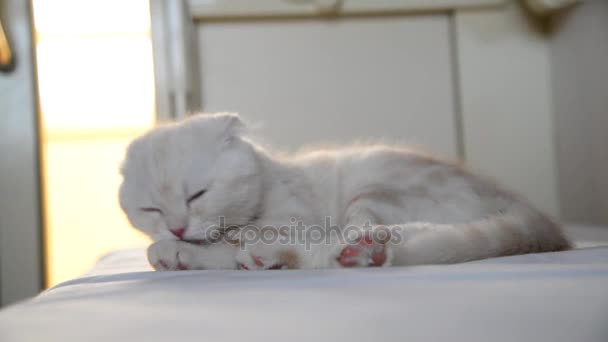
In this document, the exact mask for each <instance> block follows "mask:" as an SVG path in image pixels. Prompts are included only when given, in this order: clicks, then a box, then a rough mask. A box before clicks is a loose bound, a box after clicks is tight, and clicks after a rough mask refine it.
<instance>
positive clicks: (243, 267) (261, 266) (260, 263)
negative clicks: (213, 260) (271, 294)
mask: <svg viewBox="0 0 608 342" xmlns="http://www.w3.org/2000/svg"><path fill="white" fill-rule="evenodd" d="M251 260H253V263H254V264H255V267H248V266H247V265H245V264H243V263H240V264H239V265H238V269H239V270H251V269H254V270H255V269H258V270H281V269H283V268H284V265H282V264H271V265H270V266H267V265H266V264H265V263H264V260H263V259H262V258H261V257H259V256H255V255H252V256H251ZM250 266H251V265H250Z"/></svg>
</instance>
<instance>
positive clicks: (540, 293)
mask: <svg viewBox="0 0 608 342" xmlns="http://www.w3.org/2000/svg"><path fill="white" fill-rule="evenodd" d="M598 229H599V230H598ZM569 231H570V232H571V233H574V234H575V235H574V238H575V240H576V241H577V243H578V245H579V246H583V248H579V249H576V250H572V251H566V252H560V253H544V254H534V255H522V256H514V257H506V258H496V259H488V260H483V261H478V262H472V263H466V264H458V265H445V266H419V267H407V268H401V267H395V268H379V269H378V268H377V269H342V270H323V271H300V270H297V271H265V272H246V271H180V272H149V268H148V266H147V264H146V262H145V258H144V251H143V250H126V251H121V252H117V253H114V254H111V255H108V256H106V257H105V258H103V259H102V260H100V262H99V264H98V265H97V266H96V267H95V269H94V270H93V271H92V272H91V273H89V274H87V275H85V276H84V277H82V278H79V279H75V280H72V281H69V282H66V283H63V284H60V285H58V286H56V287H54V288H52V289H50V290H47V291H45V292H44V293H42V294H41V295H39V296H37V297H36V298H34V299H31V300H28V301H26V302H23V303H21V304H18V305H14V306H12V307H9V308H7V309H5V310H2V311H0V341H92V342H95V341H104V342H108V341H243V340H246V341H268V340H269V338H270V339H271V340H288V341H307V342H310V341H376V340H377V341H432V340H450V341H510V342H512V341H602V342H606V341H608V236H605V235H608V231H607V230H605V228H604V229H600V228H597V229H596V228H593V227H573V228H571V229H570V230H569ZM577 234H578V235H579V236H580V238H577ZM604 238H606V239H605V240H603V239H604Z"/></svg>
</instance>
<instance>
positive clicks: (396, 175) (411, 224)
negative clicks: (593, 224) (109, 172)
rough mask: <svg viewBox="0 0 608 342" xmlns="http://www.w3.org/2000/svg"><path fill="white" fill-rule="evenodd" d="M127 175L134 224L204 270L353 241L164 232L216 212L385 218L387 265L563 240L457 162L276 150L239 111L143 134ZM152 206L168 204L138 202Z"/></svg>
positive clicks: (207, 223) (389, 153) (263, 222)
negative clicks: (250, 241) (248, 131)
mask: <svg viewBox="0 0 608 342" xmlns="http://www.w3.org/2000/svg"><path fill="white" fill-rule="evenodd" d="M122 173H123V176H124V181H123V184H122V185H121V188H120V203H121V206H122V208H123V210H124V211H125V212H126V214H127V216H128V218H129V220H130V222H131V223H132V225H133V226H134V227H136V228H137V229H140V230H142V231H143V232H145V233H147V234H149V235H150V236H152V237H154V238H155V240H157V241H158V242H156V243H155V244H154V245H152V246H151V247H150V250H149V259H150V262H151V263H152V264H153V265H157V266H156V267H157V268H158V269H164V268H167V267H159V266H158V262H159V260H164V262H163V264H169V267H168V268H170V269H175V268H176V267H177V266H176V265H177V264H178V263H179V262H182V263H185V264H187V265H186V266H187V267H188V268H199V269H210V268H236V267H237V265H241V267H245V268H248V269H259V268H268V266H271V265H275V264H281V263H285V260H286V259H289V260H290V261H292V263H291V264H290V265H283V266H290V267H298V268H326V267H338V266H340V265H341V263H339V262H338V257H339V256H340V253H341V252H342V251H343V250H344V248H345V246H347V244H346V243H345V242H344V241H338V240H336V239H333V240H332V241H331V243H330V244H318V245H314V246H312V247H311V248H305V246H304V245H303V244H296V245H285V244H278V243H275V244H271V245H268V244H264V243H257V244H254V245H247V246H244V245H241V246H240V248H239V246H235V245H233V244H230V243H217V244H212V245H204V246H198V245H194V244H190V243H188V242H183V241H177V242H176V241H175V240H176V237H175V236H173V235H172V234H171V233H170V232H169V229H171V228H178V227H185V228H186V232H185V234H184V237H183V239H184V240H190V241H191V240H202V239H205V238H207V237H208V236H209V233H210V229H214V227H217V226H218V224H219V220H220V217H224V218H225V221H226V225H228V226H240V227H242V226H244V225H246V224H255V225H256V226H258V227H275V228H276V227H280V226H286V225H287V226H288V225H293V222H294V220H296V221H301V222H303V224H304V225H305V226H307V227H310V226H314V225H321V226H322V225H323V224H324V223H325V219H326V218H331V221H332V223H334V224H335V225H336V226H337V227H339V228H340V229H343V228H345V227H348V226H363V225H365V224H371V225H372V230H373V229H376V228H378V227H380V225H384V226H387V227H388V229H389V230H390V231H391V232H393V234H401V235H400V236H402V237H403V239H401V241H400V242H399V243H398V244H392V243H389V244H387V245H386V246H378V243H377V242H376V241H374V245H373V248H376V249H374V251H376V250H382V248H384V253H385V254H387V260H386V261H385V262H383V263H382V264H383V265H384V266H386V265H391V264H392V265H411V264H421V263H451V262H462V261H468V260H474V259H480V258H486V257H493V256H501V255H509V254H516V253H529V252H540V251H551V250H560V249H565V248H567V247H568V242H567V241H566V240H565V239H564V237H563V235H562V234H561V231H560V229H559V227H558V226H557V225H555V224H554V223H553V222H552V221H551V220H550V219H548V218H547V217H545V216H544V215H542V214H541V213H539V212H538V211H536V210H535V209H533V208H531V207H530V206H529V205H527V204H525V203H524V202H523V201H521V200H519V199H517V198H516V197H515V196H513V195H511V194H509V193H508V192H505V191H503V190H501V189H499V188H498V187H497V186H496V185H494V184H493V183H491V182H488V181H486V180H484V179H482V178H480V177H477V176H474V175H472V174H471V173H469V172H467V171H465V170H463V169H462V168H461V167H459V166H457V165H453V164H449V163H445V162H442V161H439V160H435V159H433V158H430V157H427V156H423V155H420V154H418V153H415V152H412V151H409V150H407V149H404V148H400V147H393V146H384V145H369V146H354V147H348V148H342V149H328V150H316V151H312V152H309V153H306V154H298V155H294V156H280V155H278V154H273V153H270V152H268V151H266V150H264V149H262V148H261V147H260V146H258V145H257V144H255V143H254V142H252V141H250V140H248V139H247V138H245V137H244V133H243V124H242V123H241V121H240V119H239V118H238V116H237V115H235V114H227V113H220V114H215V115H196V116H193V117H191V118H189V119H187V120H185V121H183V122H179V123H175V124H170V125H167V126H162V127H159V128H157V129H155V130H153V131H151V132H149V133H147V134H146V135H144V136H142V137H140V138H138V139H136V140H135V141H134V142H133V143H132V144H131V145H130V146H129V148H128V151H127V155H126V160H125V162H124V165H123V168H122ZM201 189H206V190H207V192H206V193H205V194H204V195H203V196H201V197H200V198H199V199H196V200H194V201H192V202H191V203H190V204H189V205H188V204H187V203H186V201H187V198H188V197H189V196H191V195H192V194H193V193H195V192H197V191H199V190H201ZM148 207H153V208H159V209H161V210H162V214H161V213H156V212H144V211H142V210H141V208H148ZM362 234H363V233H362ZM357 248H358V247H357ZM378 248H379V249H378ZM370 251H371V250H370ZM286 252H288V254H285V253H286ZM370 253H371V252H370ZM281 255H283V256H281ZM285 255H288V256H289V258H287V257H285ZM294 255H295V260H297V262H293V261H294ZM369 255H371V254H369V253H368V254H365V253H364V252H362V253H361V255H360V256H358V259H357V260H356V261H357V266H365V265H367V259H366V258H368V257H369ZM180 258H183V259H184V260H181V259H180ZM281 258H283V259H281ZM186 259H187V260H186ZM355 259H356V258H355ZM364 259H365V260H364ZM295 264H297V266H294V265H295ZM279 266H281V265H279Z"/></svg>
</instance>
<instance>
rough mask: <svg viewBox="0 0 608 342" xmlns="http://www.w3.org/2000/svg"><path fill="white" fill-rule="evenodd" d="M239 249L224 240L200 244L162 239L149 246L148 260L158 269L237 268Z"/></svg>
mask: <svg viewBox="0 0 608 342" xmlns="http://www.w3.org/2000/svg"><path fill="white" fill-rule="evenodd" d="M237 249H238V247H235V246H233V245H230V244H228V243H224V242H218V243H214V244H211V245H206V246H199V245H195V244H192V243H189V242H185V241H178V240H161V241H158V242H155V243H153V244H152V245H151V246H150V247H148V262H150V265H152V267H154V269H156V270H157V271H171V270H214V269H236V266H237V264H236V261H235V256H236V252H237Z"/></svg>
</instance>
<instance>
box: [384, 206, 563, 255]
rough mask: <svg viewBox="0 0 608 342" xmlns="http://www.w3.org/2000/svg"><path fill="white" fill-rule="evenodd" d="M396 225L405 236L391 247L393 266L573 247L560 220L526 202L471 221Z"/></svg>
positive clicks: (561, 249)
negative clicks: (564, 232)
mask: <svg viewBox="0 0 608 342" xmlns="http://www.w3.org/2000/svg"><path fill="white" fill-rule="evenodd" d="M395 227H396V228H397V229H399V230H401V232H400V234H404V235H402V237H403V241H401V242H400V243H397V244H396V245H393V246H392V250H393V251H392V252H393V262H392V264H393V265H418V264H447V263H458V262H465V261H471V260H478V259H485V258H492V257H500V256H508V255H515V254H526V253H540V252H553V251H563V250H567V249H569V248H571V245H570V242H569V241H568V239H566V237H565V236H564V234H563V232H562V230H561V228H560V226H559V225H558V224H557V223H555V222H554V221H552V220H551V219H550V218H548V217H547V216H545V215H543V214H541V213H539V212H536V211H534V210H533V209H530V208H527V207H525V206H524V205H512V206H511V207H510V208H509V209H507V210H505V211H504V212H501V213H499V214H496V215H493V216H490V217H488V218H485V219H481V220H478V221H474V222H470V223H463V224H431V223H411V224H406V225H403V226H395ZM395 233H396V232H395Z"/></svg>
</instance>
